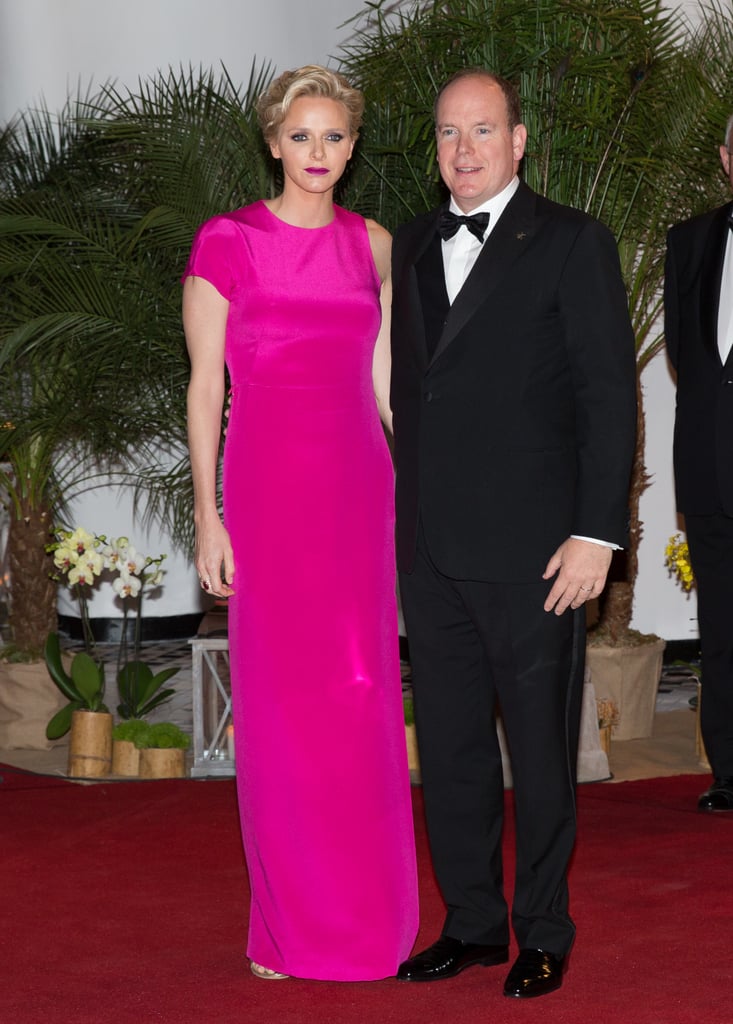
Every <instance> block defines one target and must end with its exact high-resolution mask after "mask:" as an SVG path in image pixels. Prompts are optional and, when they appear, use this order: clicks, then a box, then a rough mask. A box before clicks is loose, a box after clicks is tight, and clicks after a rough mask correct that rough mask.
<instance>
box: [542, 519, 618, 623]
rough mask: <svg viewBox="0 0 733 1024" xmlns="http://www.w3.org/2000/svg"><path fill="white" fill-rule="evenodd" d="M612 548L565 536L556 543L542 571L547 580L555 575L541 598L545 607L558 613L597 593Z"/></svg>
mask: <svg viewBox="0 0 733 1024" xmlns="http://www.w3.org/2000/svg"><path fill="white" fill-rule="evenodd" d="M612 555H613V550H612V549H611V548H608V547H605V546H604V545H603V544H594V543H593V541H589V540H578V539H577V538H576V537H568V539H567V540H566V541H565V542H564V543H563V544H561V545H560V547H559V548H558V549H557V551H556V552H555V554H554V555H553V556H552V558H551V559H550V561H549V562H548V563H547V568H546V569H545V571H544V573H543V574H542V578H543V579H545V580H549V579H550V578H551V577H552V576H555V574H557V575H556V577H555V582H554V583H553V585H552V590H551V591H550V593H549V594H548V595H547V600H546V601H545V611H546V612H551V611H553V610H554V612H555V615H562V613H563V612H564V611H565V609H566V608H568V607H569V608H580V606H581V605H582V604H585V602H586V601H589V600H590V599H591V598H592V597H598V595H599V594H600V592H601V591H602V590H603V588H604V586H605V585H606V576H607V575H608V569H609V566H610V565H611V556H612Z"/></svg>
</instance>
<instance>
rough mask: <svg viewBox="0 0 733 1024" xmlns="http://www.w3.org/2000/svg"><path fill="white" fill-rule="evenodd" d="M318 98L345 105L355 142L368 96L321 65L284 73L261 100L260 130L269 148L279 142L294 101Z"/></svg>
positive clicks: (342, 77)
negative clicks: (303, 97)
mask: <svg viewBox="0 0 733 1024" xmlns="http://www.w3.org/2000/svg"><path fill="white" fill-rule="evenodd" d="M301 96H318V97H320V98H323V99H328V100H336V101H337V102H338V103H342V104H343V106H344V108H345V109H346V113H347V114H348V117H349V134H350V135H351V138H352V139H355V138H356V137H357V135H358V134H359V127H360V126H361V120H362V116H363V113H364V96H363V95H362V93H361V92H359V90H358V89H354V88H352V87H351V85H349V83H348V82H347V80H346V79H345V78H344V76H343V75H340V74H339V73H338V72H337V71H331V70H330V68H324V67H321V65H320V64H306V65H305V67H302V68H298V69H297V70H295V71H284V72H283V73H282V74H281V75H279V76H278V77H277V78H276V79H275V80H274V81H273V82H271V83H270V86H269V87H268V89H267V90H266V91H265V92H263V94H262V95H261V96H260V98H259V99H258V100H257V105H256V110H257V119H258V121H259V125H260V129H261V130H262V134H263V136H264V138H265V142H267V143H268V144H269V143H271V142H274V141H275V139H276V138H277V135H278V132H279V131H280V127H281V125H282V123H283V121H284V120H285V118H286V117H287V114H288V110H289V109H290V106H291V104H292V103H293V101H294V100H297V99H300V97H301Z"/></svg>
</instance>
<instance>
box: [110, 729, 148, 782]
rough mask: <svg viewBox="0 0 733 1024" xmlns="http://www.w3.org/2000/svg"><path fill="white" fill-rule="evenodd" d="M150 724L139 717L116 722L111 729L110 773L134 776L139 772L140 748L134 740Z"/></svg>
mask: <svg viewBox="0 0 733 1024" xmlns="http://www.w3.org/2000/svg"><path fill="white" fill-rule="evenodd" d="M149 728H150V726H149V724H148V723H147V722H143V721H142V720H141V719H139V718H128V719H125V720H124V721H122V722H118V723H117V725H116V726H115V727H114V729H113V730H112V774H113V775H125V776H128V777H130V778H135V777H136V776H138V775H139V774H140V748H139V747H138V746H137V745H136V740H137V739H138V737H139V736H141V735H143V733H145V731H146V730H147V729H149Z"/></svg>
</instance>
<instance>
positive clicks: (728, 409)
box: [664, 116, 733, 811]
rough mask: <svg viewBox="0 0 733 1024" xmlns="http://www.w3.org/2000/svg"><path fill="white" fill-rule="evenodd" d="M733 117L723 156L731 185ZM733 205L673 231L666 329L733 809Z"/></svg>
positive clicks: (723, 803) (704, 715)
mask: <svg viewBox="0 0 733 1024" xmlns="http://www.w3.org/2000/svg"><path fill="white" fill-rule="evenodd" d="M732 145H733V116H732V117H731V118H730V119H729V121H728V125H727V127H726V132H725V143H724V144H723V145H722V146H721V147H720V159H721V162H722V164H723V170H724V171H725V174H726V176H727V177H728V180H729V181H730V183H731V185H733V160H731V146H732ZM731 218H733V204H731V203H726V204H725V206H720V207H718V209H716V210H712V211H711V212H709V213H706V214H703V215H702V216H699V217H694V218H693V219H692V220H688V221H685V222H684V223H682V224H678V225H676V226H675V227H673V228H672V229H671V230H670V232H669V234H668V236H667V262H666V267H665V283H664V311H665V315H664V329H665V337H666V342H667V351H668V353H669V358H670V361H671V363H672V365H673V367H674V369H675V371H676V373H677V415H676V419H675V428H674V471H675V483H676V491H677V508H678V510H679V511H680V512H681V513H683V515H684V517H685V529H686V532H687V541H688V544H689V547H690V562H691V564H692V569H693V572H694V574H695V584H696V588H697V611H698V615H697V619H698V627H699V632H700V644H701V654H702V705H701V708H700V726H701V731H702V738H703V742H704V743H705V750H706V753H707V755H708V759H709V761H710V766H711V768H712V772H713V783H712V785H711V786H710V788H709V789H708V790H707V791H706V792H705V793H703V794H702V796H701V797H700V799H699V801H698V807H699V809H700V810H701V811H733V355H731V346H732V343H733V239H732V238H731V225H732V220H731Z"/></svg>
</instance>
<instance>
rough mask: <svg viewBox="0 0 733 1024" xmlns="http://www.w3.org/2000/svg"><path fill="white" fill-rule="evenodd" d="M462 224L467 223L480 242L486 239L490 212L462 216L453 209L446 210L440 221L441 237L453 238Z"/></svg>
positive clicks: (439, 231)
mask: <svg viewBox="0 0 733 1024" xmlns="http://www.w3.org/2000/svg"><path fill="white" fill-rule="evenodd" d="M461 224H465V225H466V227H467V228H468V230H469V231H470V232H471V234H472V235H475V236H476V238H478V240H479V242H483V240H484V231H486V228H487V227H488V226H489V214H488V213H487V212H486V211H484V212H482V213H474V214H473V216H471V217H462V216H459V215H458V214H457V213H453V211H452V210H444V211H443V213H441V215H440V220H439V221H438V234H439V235H440V237H441V238H443V239H446V238H452V237H453V235H455V233H456V231H458V229H459V227H460V226H461Z"/></svg>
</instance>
